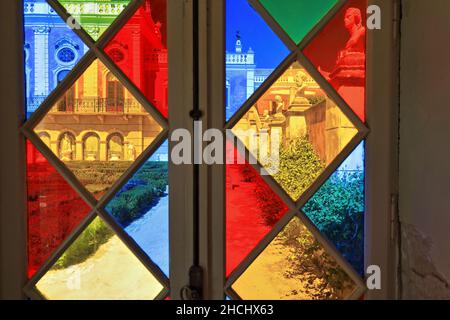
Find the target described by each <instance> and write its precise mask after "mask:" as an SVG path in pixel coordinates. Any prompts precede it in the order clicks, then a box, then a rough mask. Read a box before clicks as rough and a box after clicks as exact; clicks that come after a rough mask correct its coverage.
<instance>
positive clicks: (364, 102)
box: [200, 0, 398, 300]
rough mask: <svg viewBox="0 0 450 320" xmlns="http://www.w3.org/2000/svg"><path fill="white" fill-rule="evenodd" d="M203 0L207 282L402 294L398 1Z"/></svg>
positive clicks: (262, 294)
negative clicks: (209, 142)
mask: <svg viewBox="0 0 450 320" xmlns="http://www.w3.org/2000/svg"><path fill="white" fill-rule="evenodd" d="M200 3H203V7H206V6H207V5H208V6H209V7H208V8H209V13H208V14H205V18H204V20H200V29H202V27H203V28H204V30H208V32H207V36H205V37H204V38H202V39H201V42H200V48H202V49H203V51H201V53H200V56H201V58H202V59H209V60H208V62H209V63H208V65H207V67H205V68H204V69H202V68H201V69H200V70H201V71H200V75H201V77H200V78H201V79H200V84H201V86H200V97H201V98H202V99H204V100H202V99H201V100H200V101H201V105H202V107H203V108H204V110H205V113H206V115H205V119H207V121H206V122H207V125H206V127H208V128H220V130H222V132H223V133H224V135H225V136H226V139H224V145H223V150H224V154H225V156H224V163H226V164H225V165H224V166H220V165H214V166H212V167H211V166H204V167H203V170H202V171H201V172H202V173H201V179H203V180H202V182H203V183H204V184H205V185H208V181H212V182H211V183H210V184H209V187H208V188H205V189H203V190H202V193H201V194H205V197H204V198H202V200H203V201H202V204H203V207H201V208H202V210H203V211H202V214H203V217H204V220H205V221H207V223H205V225H204V229H203V232H204V236H205V238H207V237H208V239H210V241H211V242H210V245H209V246H206V245H205V246H204V247H203V248H202V249H203V251H202V252H203V254H204V257H205V260H204V261H203V263H204V264H205V265H208V266H209V268H208V269H207V270H208V276H209V277H210V278H209V279H210V282H209V283H210V284H211V285H210V286H209V287H208V288H207V290H209V291H208V292H209V293H210V294H211V295H212V296H214V297H216V298H219V297H222V296H223V295H224V294H225V296H226V297H228V298H230V299H233V300H235V299H250V300H253V299H256V300H259V299H275V300H278V299H288V300H304V299H307V300H309V299H360V298H361V297H363V296H364V297H365V298H368V299H377V298H387V297H394V296H395V292H394V288H395V285H393V284H395V281H396V273H395V268H394V265H395V260H396V252H395V247H396V193H397V192H396V187H395V186H396V174H395V172H396V171H395V163H396V162H395V161H396V160H395V158H396V156H395V155H396V154H397V152H396V147H395V145H396V143H395V139H396V138H395V137H396V121H397V120H396V111H395V110H396V100H395V99H396V98H395V93H394V92H395V89H393V88H395V85H394V83H396V74H397V73H396V71H395V70H397V69H396V60H395V59H396V58H395V52H396V49H395V48H397V46H398V44H397V40H398V38H397V34H398V26H397V21H398V20H397V18H396V17H397V14H398V10H397V9H398V8H397V3H396V2H390V1H366V0H347V1H333V0H330V1H320V2H318V1H298V0H295V1H289V0H286V1H273V0H259V1H256V0H255V1H253V0H249V1H246V0H225V1H223V2H218V1H217V2H214V3H211V2H208V1H200ZM200 7H201V8H202V6H200ZM219 34H221V35H223V37H224V38H221V37H219V36H218V35H219ZM392 48H394V50H392ZM383 79H384V80H383ZM204 122H205V121H204ZM219 226H223V228H220V227H219ZM210 230H213V233H212V234H211V231H210ZM208 232H209V233H208ZM218 279H220V281H218Z"/></svg>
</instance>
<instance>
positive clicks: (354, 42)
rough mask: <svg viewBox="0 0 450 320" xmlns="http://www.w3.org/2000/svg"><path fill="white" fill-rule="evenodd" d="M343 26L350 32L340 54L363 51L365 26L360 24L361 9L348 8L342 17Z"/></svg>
mask: <svg viewBox="0 0 450 320" xmlns="http://www.w3.org/2000/svg"><path fill="white" fill-rule="evenodd" d="M344 24H345V28H346V29H347V31H348V32H349V34H350V39H348V41H347V44H346V45H345V48H344V50H343V51H342V53H341V55H345V54H347V53H351V52H360V53H364V52H365V36H366V28H365V27H364V26H363V24H362V15H361V10H359V9H358V8H348V9H347V11H346V12H345V18H344Z"/></svg>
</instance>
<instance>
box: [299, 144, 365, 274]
mask: <svg viewBox="0 0 450 320" xmlns="http://www.w3.org/2000/svg"><path fill="white" fill-rule="evenodd" d="M364 177H365V176H364V142H362V143H361V144H360V145H359V146H358V147H357V148H356V149H355V150H354V151H353V153H352V154H351V155H350V156H349V157H348V158H347V159H346V160H345V162H344V163H343V164H342V165H341V166H340V167H339V168H338V169H337V170H336V172H335V173H334V174H333V175H332V176H331V177H330V178H329V179H328V180H327V181H326V182H325V183H324V185H323V186H322V187H321V188H320V189H319V190H318V191H317V193H316V194H315V195H314V196H313V197H312V198H311V199H310V200H309V201H308V203H307V204H306V205H305V207H303V212H305V213H306V215H307V216H308V218H309V219H310V220H311V221H312V222H313V223H314V224H315V225H316V227H317V228H318V229H319V230H320V231H321V232H322V233H323V234H324V235H325V236H327V237H328V239H329V240H330V241H331V242H333V243H334V245H335V246H336V248H337V249H338V250H339V251H340V252H341V254H342V255H343V256H344V257H345V258H346V259H347V260H348V262H349V263H350V264H351V265H352V266H353V267H354V268H355V270H356V271H358V272H359V273H360V274H361V275H363V274H364V211H365V208H364Z"/></svg>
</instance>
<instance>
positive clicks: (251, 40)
mask: <svg viewBox="0 0 450 320" xmlns="http://www.w3.org/2000/svg"><path fill="white" fill-rule="evenodd" d="M226 16H227V17H226V19H227V30H226V31H227V32H226V48H227V52H226V118H227V120H229V119H230V118H231V117H232V116H233V115H234V114H235V112H236V111H237V110H238V109H239V108H240V107H241V106H242V104H244V102H245V101H246V100H247V99H248V98H249V97H250V96H251V95H252V94H253V93H254V92H255V91H256V90H257V89H258V88H259V87H260V86H261V84H263V82H264V81H266V79H267V78H268V77H269V76H270V75H271V73H272V72H273V70H274V69H275V68H276V67H277V66H278V65H279V64H280V63H281V61H283V59H285V58H286V56H287V55H288V53H289V51H288V49H287V48H286V46H285V44H284V43H283V42H282V41H281V40H280V39H279V38H278V37H277V36H276V34H275V33H274V32H273V31H272V30H271V29H270V28H269V26H268V25H267V24H266V23H265V22H264V20H263V19H262V18H261V17H260V16H259V15H258V13H257V12H256V11H255V10H254V9H253V8H252V7H251V5H250V4H249V3H248V2H247V1H246V0H227V1H226ZM244 21H245V22H246V23H243V22H244Z"/></svg>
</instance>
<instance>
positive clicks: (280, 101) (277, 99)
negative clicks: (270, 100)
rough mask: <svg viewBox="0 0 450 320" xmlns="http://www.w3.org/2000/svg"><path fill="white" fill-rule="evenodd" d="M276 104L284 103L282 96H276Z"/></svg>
mask: <svg viewBox="0 0 450 320" xmlns="http://www.w3.org/2000/svg"><path fill="white" fill-rule="evenodd" d="M275 102H276V103H277V104H280V103H283V98H281V96H279V95H276V96H275Z"/></svg>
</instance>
